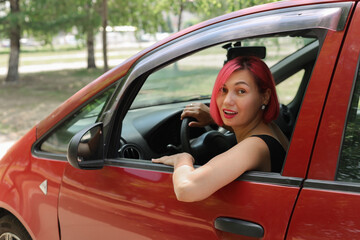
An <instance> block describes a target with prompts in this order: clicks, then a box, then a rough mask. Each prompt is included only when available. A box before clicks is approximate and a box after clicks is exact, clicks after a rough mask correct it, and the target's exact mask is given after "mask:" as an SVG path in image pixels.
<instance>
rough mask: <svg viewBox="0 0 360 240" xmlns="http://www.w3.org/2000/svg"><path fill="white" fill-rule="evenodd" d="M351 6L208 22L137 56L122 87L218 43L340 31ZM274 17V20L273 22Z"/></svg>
mask: <svg viewBox="0 0 360 240" xmlns="http://www.w3.org/2000/svg"><path fill="white" fill-rule="evenodd" d="M351 6H352V2H346V3H333V4H316V5H309V6H302V7H293V8H287V9H280V10H273V11H269V12H266V13H256V14H253V15H248V16H243V17H239V18H235V19H231V20H227V21H224V22H220V23H216V24H214V25H210V26H208V27H205V28H203V29H200V30H197V31H195V32H192V33H189V34H187V35H184V36H182V37H180V38H178V39H176V40H174V41H171V42H169V43H167V44H164V45H163V46H161V47H159V48H157V49H155V50H154V51H152V52H149V53H147V54H146V55H144V56H143V57H141V58H140V59H139V60H137V63H135V64H134V65H135V66H134V68H133V69H132V71H131V73H129V75H128V76H127V80H126V82H125V84H124V88H123V89H124V90H125V89H126V88H127V87H128V86H129V85H130V84H131V83H132V82H133V81H135V80H136V79H137V78H138V77H139V76H141V75H142V74H143V73H145V72H148V71H150V70H151V69H155V68H157V67H159V66H161V65H163V64H166V63H169V62H171V61H172V60H173V59H176V58H178V57H180V56H184V55H187V54H190V53H192V52H194V51H197V50H199V49H203V48H206V47H209V46H213V45H216V44H220V43H222V42H226V41H232V40H235V39H243V38H248V37H253V36H260V35H268V34H274V33H281V32H283V33H285V32H292V31H300V30H310V29H326V30H333V31H341V30H343V29H344V26H345V23H346V19H347V18H348V15H349V12H350V9H351ZM329 9H333V12H331V13H329ZM335 10H336V11H335ZM323 15H326V17H324V16H323ZM321 17H324V18H321ZM270 18H271V19H270ZM320 18H321V21H320ZM275 20H276V21H277V22H274V21H275ZM264 29H265V30H264Z"/></svg>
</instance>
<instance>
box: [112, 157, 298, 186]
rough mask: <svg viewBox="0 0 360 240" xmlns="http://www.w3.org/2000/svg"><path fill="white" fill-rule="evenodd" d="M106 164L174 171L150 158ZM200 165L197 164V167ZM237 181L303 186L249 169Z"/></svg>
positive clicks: (291, 178)
mask: <svg viewBox="0 0 360 240" xmlns="http://www.w3.org/2000/svg"><path fill="white" fill-rule="evenodd" d="M105 166H110V167H121V168H133V169H140V170H148V171H155V172H164V173H170V174H171V173H173V171H174V168H173V167H171V166H168V165H164V164H157V163H152V162H151V161H150V160H141V159H125V158H119V159H106V160H105ZM198 167H200V166H198V165H195V168H198ZM235 181H246V182H256V183H263V184H272V185H278V186H287V187H301V185H302V183H303V179H302V178H296V177H287V176H282V175H281V174H280V173H273V172H260V171H249V172H246V173H244V174H243V175H241V176H240V177H238V178H237V179H236V180H235Z"/></svg>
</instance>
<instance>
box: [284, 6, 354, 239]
mask: <svg viewBox="0 0 360 240" xmlns="http://www.w3.org/2000/svg"><path fill="white" fill-rule="evenodd" d="M359 24H360V7H359V6H357V8H356V11H355V13H354V15H353V21H352V23H351V26H350V27H349V30H348V34H347V37H346V40H345V42H344V46H343V48H342V51H341V55H340V58H339V61H338V63H337V67H336V72H335V74H334V78H333V81H332V85H331V88H330V91H329V95H328V97H327V98H328V100H327V103H326V106H325V109H324V113H323V117H322V121H321V126H320V129H319V133H318V137H317V140H316V144H315V148H314V153H313V156H312V160H311V165H310V169H309V174H308V179H307V180H305V183H304V189H302V190H301V194H300V197H299V200H298V202H297V205H296V208H295V211H294V214H293V217H292V221H291V224H290V228H289V235H288V237H289V239H309V238H311V239H355V237H354V236H355V235H356V236H357V238H358V237H359V232H360V227H359V226H360V219H359V217H358V212H359V207H358V206H359V201H360V191H359V184H356V183H346V182H345V183H344V182H340V181H335V179H336V170H337V164H338V159H339V155H340V154H339V151H340V150H341V148H340V146H341V143H342V139H343V132H344V127H345V123H346V116H347V112H348V109H349V108H348V106H349V102H350V96H351V92H352V89H353V86H354V81H355V80H356V79H357V75H358V66H359V54H360V38H359V36H360V29H359Z"/></svg>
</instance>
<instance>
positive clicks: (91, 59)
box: [86, 27, 96, 69]
mask: <svg viewBox="0 0 360 240" xmlns="http://www.w3.org/2000/svg"><path fill="white" fill-rule="evenodd" d="M86 44H87V50H88V56H87V58H88V66H87V68H88V69H89V68H96V63H95V43H94V29H92V28H91V27H89V28H88V32H87V41H86Z"/></svg>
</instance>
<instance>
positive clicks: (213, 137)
mask: <svg viewBox="0 0 360 240" xmlns="http://www.w3.org/2000/svg"><path fill="white" fill-rule="evenodd" d="M191 121H196V120H195V119H194V118H184V119H183V120H182V123H181V128H180V141H181V146H182V149H183V151H184V152H187V153H189V154H191V155H192V156H193V157H194V158H195V162H196V164H204V163H206V162H207V161H208V160H210V159H211V158H212V157H214V156H216V155H218V154H220V153H222V152H224V151H226V150H228V149H229V148H231V147H232V146H234V145H235V144H236V139H235V135H234V134H233V133H225V134H224V133H222V132H220V131H218V130H214V129H213V128H212V127H210V126H205V127H204V129H205V132H204V133H203V134H202V135H201V136H199V137H198V138H196V139H194V140H193V141H191V142H190V127H189V122H191Z"/></svg>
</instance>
